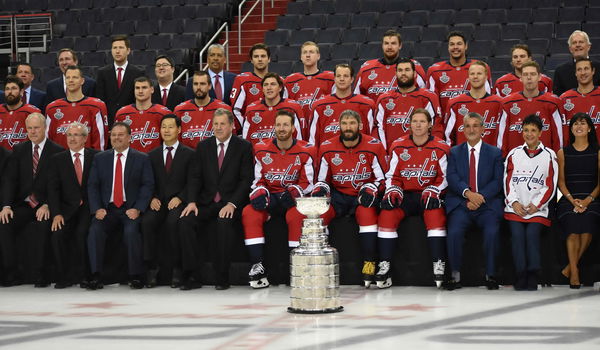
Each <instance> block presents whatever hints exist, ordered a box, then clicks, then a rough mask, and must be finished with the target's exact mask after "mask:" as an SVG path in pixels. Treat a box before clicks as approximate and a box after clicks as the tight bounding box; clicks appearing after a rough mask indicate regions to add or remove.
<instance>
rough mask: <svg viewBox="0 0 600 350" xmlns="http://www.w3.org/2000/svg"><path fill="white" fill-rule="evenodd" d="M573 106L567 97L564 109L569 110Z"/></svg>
mask: <svg viewBox="0 0 600 350" xmlns="http://www.w3.org/2000/svg"><path fill="white" fill-rule="evenodd" d="M573 108H575V105H574V104H573V102H571V99H570V98H568V99H567V101H566V102H565V109H566V110H567V111H569V112H570V111H571V110H572V109H573Z"/></svg>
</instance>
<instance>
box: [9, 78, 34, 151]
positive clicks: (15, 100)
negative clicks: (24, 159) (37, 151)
mask: <svg viewBox="0 0 600 350" xmlns="http://www.w3.org/2000/svg"><path fill="white" fill-rule="evenodd" d="M23 90H24V85H23V82H22V81H21V79H19V78H18V77H16V76H14V75H9V76H8V77H6V82H5V83H4V101H5V102H6V103H3V104H2V105H0V122H1V123H0V146H2V147H4V148H6V149H7V150H12V149H13V146H14V145H16V144H18V143H21V142H23V141H27V128H26V127H25V119H26V118H27V116H28V115H30V114H31V113H41V111H40V110H39V109H38V108H37V107H35V106H34V105H30V104H23V101H22V96H23Z"/></svg>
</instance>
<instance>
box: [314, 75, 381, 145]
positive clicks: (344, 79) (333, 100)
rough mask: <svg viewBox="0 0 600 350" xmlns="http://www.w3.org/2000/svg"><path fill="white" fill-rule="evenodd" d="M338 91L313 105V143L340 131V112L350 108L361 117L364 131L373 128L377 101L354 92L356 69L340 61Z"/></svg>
mask: <svg viewBox="0 0 600 350" xmlns="http://www.w3.org/2000/svg"><path fill="white" fill-rule="evenodd" d="M334 72H335V73H334V74H335V92H334V93H333V94H331V95H329V96H325V97H323V98H322V99H320V100H319V101H317V102H316V103H315V104H314V105H313V114H312V117H311V123H310V130H309V132H308V134H309V135H308V141H309V142H310V143H312V144H313V145H316V146H318V145H320V144H321V142H323V141H325V140H328V139H330V138H332V137H334V136H336V135H339V133H340V122H339V116H340V114H341V113H342V112H343V111H345V110H347V109H351V110H353V111H355V112H356V113H358V114H359V115H360V118H361V121H362V123H361V125H362V128H363V129H362V130H361V132H362V133H364V134H367V135H371V130H372V128H373V106H374V104H375V103H374V101H373V100H371V99H370V98H368V97H367V96H364V95H356V94H353V93H352V82H353V81H354V68H352V66H350V65H348V64H345V63H340V64H338V65H336V66H335V70H334Z"/></svg>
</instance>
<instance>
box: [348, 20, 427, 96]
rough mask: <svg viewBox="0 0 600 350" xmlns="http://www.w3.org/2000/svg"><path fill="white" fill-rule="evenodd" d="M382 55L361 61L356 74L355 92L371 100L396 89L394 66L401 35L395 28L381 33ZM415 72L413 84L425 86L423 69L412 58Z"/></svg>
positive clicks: (396, 61)
mask: <svg viewBox="0 0 600 350" xmlns="http://www.w3.org/2000/svg"><path fill="white" fill-rule="evenodd" d="M381 48H382V49H383V57H382V58H378V59H374V60H369V61H366V62H365V63H363V65H362V66H361V67H360V70H359V71H358V74H357V75H356V85H355V87H354V93H355V94H363V95H365V96H367V97H369V98H370V99H372V100H373V101H377V99H378V98H379V96H380V95H381V94H383V93H386V92H388V91H391V90H395V89H396V74H395V71H394V67H396V64H397V63H398V61H399V60H400V49H401V48H402V37H401V36H400V33H398V32H397V31H395V30H392V29H391V30H388V31H386V32H385V33H384V34H383V40H382V42H381ZM412 61H413V63H414V65H415V71H416V72H417V78H416V80H415V84H416V85H418V86H419V87H422V88H423V87H425V70H424V69H423V67H422V66H421V64H420V63H419V62H417V61H416V60H412Z"/></svg>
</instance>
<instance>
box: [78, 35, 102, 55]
mask: <svg viewBox="0 0 600 350" xmlns="http://www.w3.org/2000/svg"><path fill="white" fill-rule="evenodd" d="M97 48H98V37H96V36H88V37H86V38H77V37H76V38H75V43H74V45H73V49H74V50H75V51H77V52H90V51H96V49H97Z"/></svg>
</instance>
